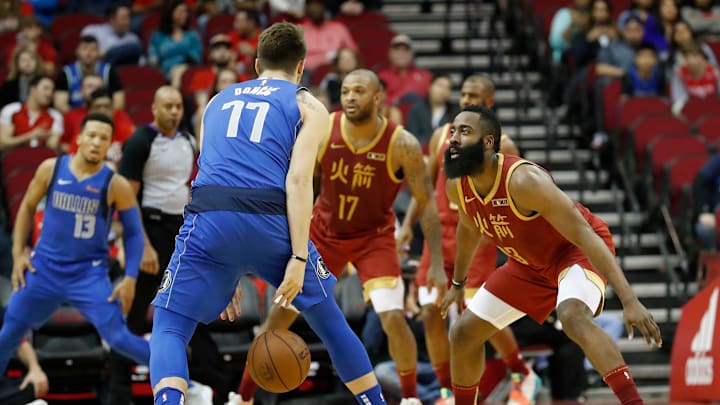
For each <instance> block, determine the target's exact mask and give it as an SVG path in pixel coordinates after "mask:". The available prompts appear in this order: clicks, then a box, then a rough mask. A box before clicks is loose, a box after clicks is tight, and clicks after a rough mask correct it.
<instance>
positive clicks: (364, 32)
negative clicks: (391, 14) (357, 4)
mask: <svg viewBox="0 0 720 405" xmlns="http://www.w3.org/2000/svg"><path fill="white" fill-rule="evenodd" d="M350 35H352V37H353V39H354V40H355V42H356V43H357V44H358V46H362V45H373V44H387V45H390V41H391V40H392V39H393V37H394V36H395V32H394V31H393V30H390V29H387V28H384V27H383V28H380V27H377V28H372V27H360V28H355V29H353V30H351V31H350Z"/></svg>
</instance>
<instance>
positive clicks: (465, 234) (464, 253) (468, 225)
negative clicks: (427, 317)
mask: <svg viewBox="0 0 720 405" xmlns="http://www.w3.org/2000/svg"><path fill="white" fill-rule="evenodd" d="M445 187H446V189H445V191H446V193H447V196H448V199H449V200H450V202H452V203H453V204H455V205H457V206H458V207H462V202H461V201H460V195H459V193H458V179H450V180H448V181H447V183H445ZM458 211H459V213H458V218H459V220H458V225H457V231H456V234H455V235H456V236H455V246H456V248H455V267H454V268H453V277H452V281H451V284H452V285H451V286H450V292H449V293H448V294H447V296H446V297H445V301H444V302H443V305H442V308H441V313H442V316H443V317H445V316H447V311H448V309H449V307H450V305H451V304H452V303H453V302H455V303H457V304H458V307H457V308H458V311H459V310H460V308H462V301H463V299H464V298H465V292H464V288H465V281H466V280H467V274H468V272H469V271H470V264H471V263H472V261H473V258H474V257H475V252H477V249H478V247H480V245H482V244H484V243H487V239H486V238H484V237H483V236H482V235H480V234H479V233H478V231H477V229H475V225H474V223H473V221H472V219H471V218H470V217H468V216H467V214H465V211H463V210H462V209H460V210H458Z"/></svg>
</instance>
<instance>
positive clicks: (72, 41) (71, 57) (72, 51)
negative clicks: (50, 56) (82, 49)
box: [57, 34, 80, 67]
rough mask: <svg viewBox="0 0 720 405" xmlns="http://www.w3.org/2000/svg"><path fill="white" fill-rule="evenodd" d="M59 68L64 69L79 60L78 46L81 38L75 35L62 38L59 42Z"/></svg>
mask: <svg viewBox="0 0 720 405" xmlns="http://www.w3.org/2000/svg"><path fill="white" fill-rule="evenodd" d="M57 43H58V48H59V52H58V59H59V61H58V66H60V67H62V66H64V65H68V64H70V63H73V62H75V60H76V59H77V46H78V44H79V43H80V37H79V36H78V35H74V34H68V35H65V36H64V37H62V38H60V39H59V40H58V41H57Z"/></svg>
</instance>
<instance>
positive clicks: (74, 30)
mask: <svg viewBox="0 0 720 405" xmlns="http://www.w3.org/2000/svg"><path fill="white" fill-rule="evenodd" d="M104 22H105V20H104V19H103V18H102V17H100V16H97V15H95V14H72V13H70V14H58V15H57V16H56V17H55V19H53V22H52V24H51V25H50V35H51V36H52V38H53V40H55V41H58V43H60V42H59V41H60V40H62V39H63V38H64V37H66V36H76V37H79V36H80V32H81V31H82V30H83V28H85V27H86V26H88V25H90V24H102V23H104ZM61 50H62V49H61ZM73 50H74V49H73Z"/></svg>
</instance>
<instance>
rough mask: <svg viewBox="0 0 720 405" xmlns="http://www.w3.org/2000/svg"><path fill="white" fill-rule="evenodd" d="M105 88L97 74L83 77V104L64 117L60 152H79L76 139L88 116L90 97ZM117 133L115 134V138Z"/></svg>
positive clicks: (81, 86)
mask: <svg viewBox="0 0 720 405" xmlns="http://www.w3.org/2000/svg"><path fill="white" fill-rule="evenodd" d="M101 87H103V78H102V76H100V75H99V74H97V73H89V74H86V75H85V76H83V78H82V80H81V82H80V93H81V94H82V97H83V100H84V102H83V104H82V105H81V106H79V107H75V108H73V109H71V110H70V111H68V112H66V113H65V114H64V115H63V123H64V130H63V136H62V138H61V139H60V150H62V151H64V152H67V151H70V150H71V149H72V150H73V152H74V151H75V150H77V145H75V138H76V136H77V134H78V133H80V124H81V123H82V120H83V118H85V116H86V115H87V114H88V104H89V102H90V95H91V94H92V92H93V91H95V90H97V89H99V88H101ZM114 135H115V132H113V136H114ZM73 152H70V153H73Z"/></svg>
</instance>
